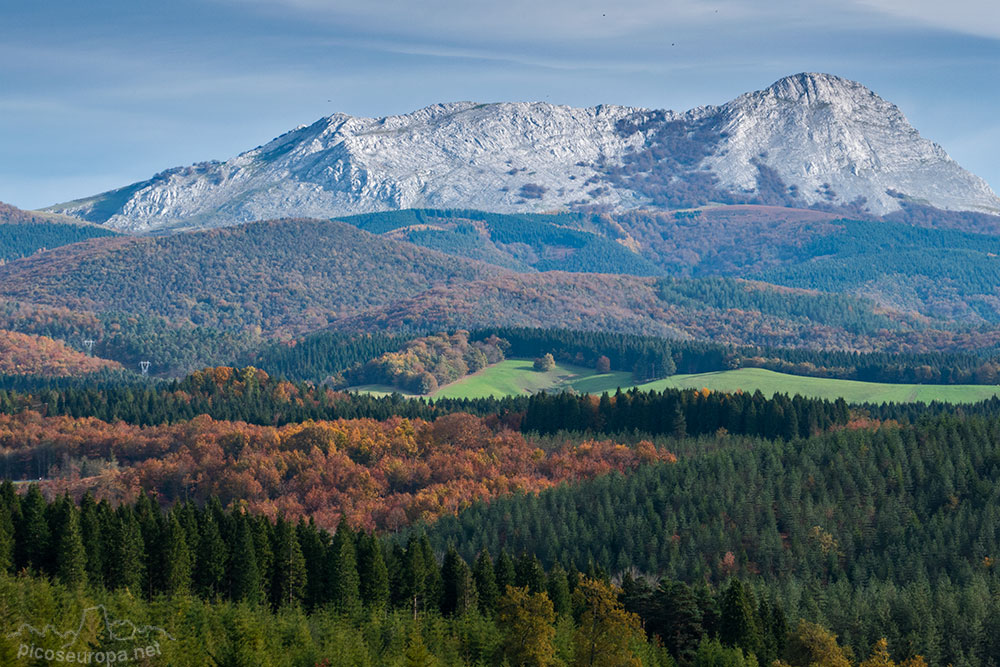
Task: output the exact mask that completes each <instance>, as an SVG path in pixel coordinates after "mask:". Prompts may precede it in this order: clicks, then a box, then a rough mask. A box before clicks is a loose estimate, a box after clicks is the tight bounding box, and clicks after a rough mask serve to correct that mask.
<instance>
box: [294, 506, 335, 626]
mask: <svg viewBox="0 0 1000 667" xmlns="http://www.w3.org/2000/svg"><path fill="white" fill-rule="evenodd" d="M295 532H296V533H297V535H298V538H299V545H300V546H301V547H302V557H303V558H304V559H305V561H306V582H307V583H306V597H305V603H306V608H307V609H314V608H316V607H318V606H320V605H322V604H324V603H326V602H329V601H330V600H331V599H334V600H336V597H335V596H333V595H332V593H331V582H332V581H333V579H332V578H331V565H330V562H329V561H330V554H329V553H328V552H329V544H328V542H329V539H328V537H327V535H326V533H325V532H320V531H319V530H317V529H316V524H315V523H314V522H313V520H312V519H309V523H306V522H305V520H304V519H302V518H300V519H299V523H298V525H297V526H296V528H295Z"/></svg>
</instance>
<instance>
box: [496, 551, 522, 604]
mask: <svg viewBox="0 0 1000 667" xmlns="http://www.w3.org/2000/svg"><path fill="white" fill-rule="evenodd" d="M495 570H496V572H495V575H496V581H497V591H498V592H499V593H500V597H503V596H504V594H506V592H507V587H508V586H516V585H517V574H516V573H515V572H514V561H513V559H512V558H511V557H510V554H509V553H507V550H506V549H500V555H498V556H497V561H496V566H495Z"/></svg>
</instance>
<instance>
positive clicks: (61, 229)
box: [0, 202, 115, 262]
mask: <svg viewBox="0 0 1000 667" xmlns="http://www.w3.org/2000/svg"><path fill="white" fill-rule="evenodd" d="M114 235H115V232H113V231H111V230H110V229H105V228H103V227H99V226H97V225H90V224H84V223H82V222H81V221H80V220H77V219H76V218H70V217H68V216H62V215H53V214H51V213H38V212H36V211H22V210H21V209H19V208H16V207H14V206H11V205H10V204H4V203H3V202H0V262H5V261H9V260H12V259H19V258H21V257H28V256H29V255H32V254H34V253H36V252H38V251H39V250H44V249H46V248H58V247H59V246H64V245H68V244H70V243H78V242H79V241H85V240H87V239H92V238H100V237H104V236H114Z"/></svg>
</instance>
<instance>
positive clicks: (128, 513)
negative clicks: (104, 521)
mask: <svg viewBox="0 0 1000 667" xmlns="http://www.w3.org/2000/svg"><path fill="white" fill-rule="evenodd" d="M145 563H146V547H145V545H144V544H143V541H142V535H141V534H140V532H139V522H138V521H137V520H136V517H135V513H134V512H133V511H132V508H131V507H126V506H122V507H119V509H118V511H117V512H116V513H115V517H114V520H113V529H112V533H111V553H110V557H109V558H108V560H107V566H108V572H107V575H106V577H105V579H106V581H107V582H108V584H109V585H110V587H111V588H127V589H128V590H130V591H132V592H133V593H141V592H142V591H143V590H144V586H143V584H144V582H145V575H146V572H145V570H146V568H145Z"/></svg>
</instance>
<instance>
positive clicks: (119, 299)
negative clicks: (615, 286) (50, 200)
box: [0, 220, 499, 333]
mask: <svg viewBox="0 0 1000 667" xmlns="http://www.w3.org/2000/svg"><path fill="white" fill-rule="evenodd" d="M497 271H499V269H494V267H490V266H488V265H485V264H474V263H469V262H464V261H461V260H456V259H454V258H450V257H447V256H445V255H442V254H440V253H435V252H432V251H428V250H423V249H420V248H417V247H415V246H412V245H409V244H400V243H396V242H393V241H388V240H384V239H380V238H378V237H376V236H372V235H370V234H367V233H365V232H360V231H358V230H356V229H355V228H353V227H351V226H350V225H346V224H344V223H339V222H321V221H301V220H300V221H278V222H267V223H255V224H250V225H244V226H241V227H236V228H231V229H225V230H219V231H209V232H198V233H190V234H179V235H173V236H165V237H156V238H149V237H146V238H129V239H124V238H115V239H108V240H103V241H91V242H90V243H89V244H86V245H82V246H79V245H78V246H73V247H72V248H60V249H56V250H53V251H50V252H47V253H44V254H42V255H39V256H36V257H32V258H29V259H26V260H23V261H21V262H17V263H13V264H8V265H6V266H3V267H0V293H2V294H4V295H5V296H7V297H8V298H10V299H17V300H23V301H27V302H30V303H40V304H45V305H51V306H64V307H69V308H72V309H74V310H89V311H100V312H106V311H120V312H126V313H136V314H144V315H155V316H160V317H166V318H169V319H172V320H181V321H186V322H188V323H190V324H194V325H198V326H208V327H213V328H217V329H226V330H236V331H242V330H247V329H249V330H257V331H259V330H261V329H263V330H264V331H265V332H267V333H275V332H279V331H287V332H308V331H311V330H315V329H319V328H321V327H323V326H325V325H327V324H329V323H330V322H332V321H333V320H334V319H336V318H338V317H343V316H345V315H349V314H352V313H356V312H359V311H362V310H364V309H366V308H371V307H373V306H377V305H381V304H384V303H387V302H389V301H391V300H394V299H398V298H400V297H403V296H406V295H411V294H417V293H419V292H421V291H423V290H425V289H428V288H429V287H431V286H433V285H438V284H447V283H449V282H453V281H462V280H475V279H482V278H487V277H490V276H493V275H495V274H496V272H497Z"/></svg>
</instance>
